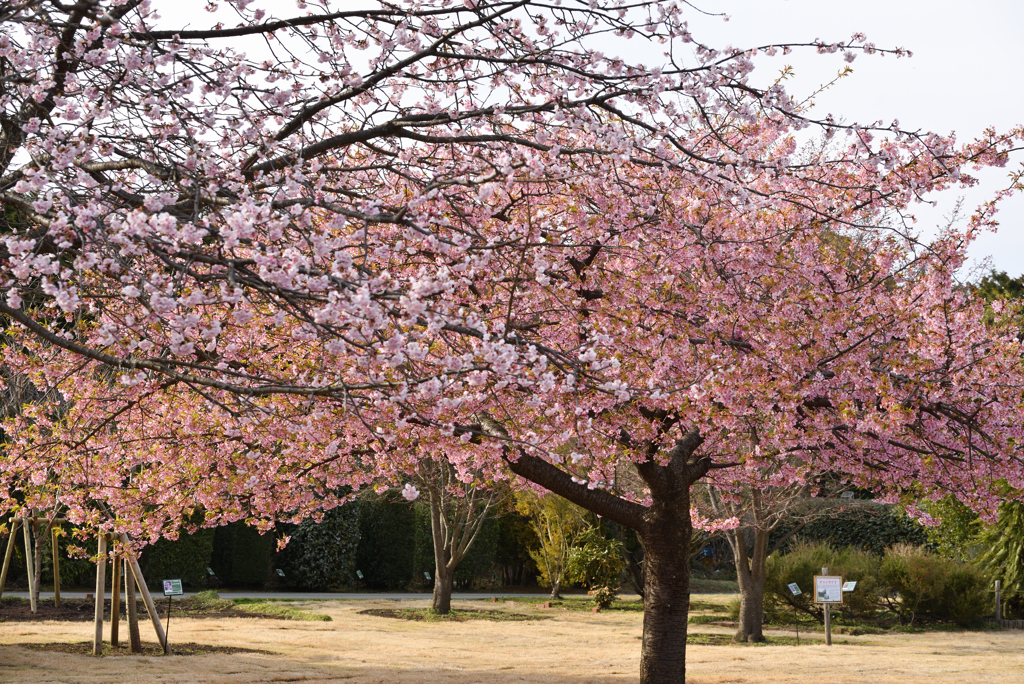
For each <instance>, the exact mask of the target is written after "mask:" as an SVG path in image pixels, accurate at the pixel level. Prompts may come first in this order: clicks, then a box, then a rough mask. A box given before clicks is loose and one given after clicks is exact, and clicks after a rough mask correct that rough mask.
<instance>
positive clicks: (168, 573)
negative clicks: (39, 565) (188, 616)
mask: <svg viewBox="0 0 1024 684" xmlns="http://www.w3.org/2000/svg"><path fill="white" fill-rule="evenodd" d="M215 534H216V533H215V531H214V530H212V529H200V530H196V531H195V532H194V533H193V534H189V533H188V532H184V531H183V532H181V533H180V534H179V535H178V538H177V539H159V540H157V542H156V543H155V544H152V545H150V546H147V547H146V548H145V549H143V550H142V556H141V557H140V558H139V567H140V568H141V569H142V574H143V576H144V577H145V578H146V584H148V585H149V586H150V587H158V586H160V582H161V580H164V579H180V580H181V582H182V585H184V588H185V589H187V590H189V591H194V590H196V589H203V588H205V587H206V578H207V576H208V573H207V568H208V567H210V562H211V556H212V554H213V539H214V536H215ZM108 573H109V571H108ZM61 574H63V567H62V568H61Z"/></svg>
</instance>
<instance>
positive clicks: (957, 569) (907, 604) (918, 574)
mask: <svg viewBox="0 0 1024 684" xmlns="http://www.w3.org/2000/svg"><path fill="white" fill-rule="evenodd" d="M878 580H879V587H878V591H879V594H880V596H881V597H882V599H883V600H884V601H885V603H886V605H887V606H888V608H889V610H891V611H892V612H893V613H895V614H896V616H897V617H898V618H899V620H900V623H901V624H914V622H915V621H917V620H951V621H954V622H956V623H957V624H961V625H967V624H970V623H971V622H974V621H976V620H977V619H978V618H979V617H981V615H982V614H983V613H984V612H985V609H986V603H987V601H986V598H987V597H986V593H985V592H986V588H987V587H986V584H987V583H986V580H985V577H984V575H983V574H982V573H981V571H980V570H978V569H977V568H975V567H973V566H970V565H960V564H958V563H956V562H955V561H953V560H951V559H948V558H942V557H941V556H937V555H935V554H933V553H931V552H930V551H928V550H927V549H925V548H923V547H920V546H910V545H905V544H904V545H898V546H894V547H892V548H891V549H888V550H887V551H886V553H885V557H884V558H883V559H882V563H881V567H880V568H879V577H878Z"/></svg>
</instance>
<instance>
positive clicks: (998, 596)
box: [996, 580, 1003, 624]
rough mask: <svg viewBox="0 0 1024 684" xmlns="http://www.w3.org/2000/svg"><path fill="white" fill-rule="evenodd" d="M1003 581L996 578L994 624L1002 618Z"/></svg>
mask: <svg viewBox="0 0 1024 684" xmlns="http://www.w3.org/2000/svg"><path fill="white" fill-rule="evenodd" d="M1002 588H1003V583H1002V582H1000V581H999V580H996V624H999V621H1000V620H1002V619H1003V595H1002V594H1003V592H1002Z"/></svg>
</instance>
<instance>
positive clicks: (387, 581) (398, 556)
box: [356, 492, 416, 590]
mask: <svg viewBox="0 0 1024 684" xmlns="http://www.w3.org/2000/svg"><path fill="white" fill-rule="evenodd" d="M415 560H416V518H415V513H414V512H413V507H412V504H410V503H409V502H408V501H405V500H404V499H402V498H401V496H399V495H398V494H397V493H396V492H387V493H385V494H382V495H377V494H374V493H373V492H367V493H366V494H364V495H362V496H361V497H360V498H359V547H358V550H357V552H356V569H357V570H359V571H360V572H362V573H363V580H362V581H363V582H365V583H366V585H367V586H368V587H370V588H371V589H390V590H395V589H405V588H406V587H407V586H408V585H409V583H410V582H411V581H412V579H413V569H414V563H415Z"/></svg>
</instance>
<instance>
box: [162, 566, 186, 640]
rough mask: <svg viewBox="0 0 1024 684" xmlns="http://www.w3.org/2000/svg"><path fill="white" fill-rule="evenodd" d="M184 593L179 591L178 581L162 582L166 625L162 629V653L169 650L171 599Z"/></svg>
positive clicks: (179, 584) (179, 582)
mask: <svg viewBox="0 0 1024 684" xmlns="http://www.w3.org/2000/svg"><path fill="white" fill-rule="evenodd" d="M184 593H185V592H184V591H182V589H181V580H180V579H169V580H166V579H165V580H164V596H166V597H167V625H166V626H165V627H164V653H165V654H166V653H167V652H168V651H169V650H170V648H171V637H170V634H171V597H173V596H181V595H182V594H184Z"/></svg>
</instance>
